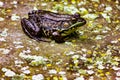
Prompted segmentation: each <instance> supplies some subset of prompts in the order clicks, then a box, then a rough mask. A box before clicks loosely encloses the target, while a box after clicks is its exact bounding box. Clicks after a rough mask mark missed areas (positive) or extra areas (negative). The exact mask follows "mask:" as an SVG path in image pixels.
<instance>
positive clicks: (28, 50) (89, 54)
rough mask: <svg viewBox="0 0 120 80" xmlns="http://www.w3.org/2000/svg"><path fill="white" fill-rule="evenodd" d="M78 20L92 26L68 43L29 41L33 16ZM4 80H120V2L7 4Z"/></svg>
mask: <svg viewBox="0 0 120 80" xmlns="http://www.w3.org/2000/svg"><path fill="white" fill-rule="evenodd" d="M37 9H44V10H49V11H53V12H59V13H67V14H74V13H75V12H79V13H80V14H81V16H82V17H83V18H85V19H86V21H87V24H86V25H84V26H83V27H80V28H79V29H78V30H77V32H78V37H77V38H71V39H70V40H68V41H66V42H65V43H60V44H59V43H55V42H54V41H51V42H50V43H48V42H37V41H35V40H33V39H30V38H29V37H27V36H26V35H25V34H24V32H23V30H22V28H21V23H20V20H21V19H22V18H23V17H27V13H28V12H29V11H31V10H37ZM0 11H1V13H0V79H1V80H11V79H12V80H120V1H119V0H80V1H79V0H77V1H75V0H51V1H44V0H41V1H39V0H26V1H24V0H14V1H13V0H5V1H4V0H1V1H0Z"/></svg>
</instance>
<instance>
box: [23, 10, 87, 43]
mask: <svg viewBox="0 0 120 80" xmlns="http://www.w3.org/2000/svg"><path fill="white" fill-rule="evenodd" d="M84 24H86V21H85V19H83V18H81V17H80V14H78V13H76V14H74V15H70V14H59V13H54V12H50V11H45V10H33V11H31V12H29V13H28V18H22V19H21V25H22V28H23V31H24V32H25V33H26V35H28V36H29V37H30V38H32V39H35V40H37V41H49V40H47V38H49V39H52V40H55V41H56V42H58V43H61V42H64V41H65V40H66V38H67V37H69V36H70V35H71V34H72V33H74V32H75V31H76V29H77V28H78V27H80V26H83V25H84ZM45 38H46V39H45Z"/></svg>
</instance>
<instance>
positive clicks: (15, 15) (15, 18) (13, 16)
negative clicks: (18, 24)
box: [11, 14, 20, 21]
mask: <svg viewBox="0 0 120 80" xmlns="http://www.w3.org/2000/svg"><path fill="white" fill-rule="evenodd" d="M19 19H20V16H18V15H17V14H12V16H11V20H12V21H18V20H19Z"/></svg>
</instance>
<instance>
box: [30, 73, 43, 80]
mask: <svg viewBox="0 0 120 80" xmlns="http://www.w3.org/2000/svg"><path fill="white" fill-rule="evenodd" d="M32 80H44V76H43V75H42V74H37V75H33V76H32Z"/></svg>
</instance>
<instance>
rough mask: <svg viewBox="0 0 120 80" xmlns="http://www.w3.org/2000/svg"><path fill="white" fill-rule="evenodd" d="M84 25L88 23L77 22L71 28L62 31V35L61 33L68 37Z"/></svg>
mask: <svg viewBox="0 0 120 80" xmlns="http://www.w3.org/2000/svg"><path fill="white" fill-rule="evenodd" d="M84 24H86V21H83V22H77V23H75V24H73V25H71V26H70V27H69V29H65V30H62V31H61V32H60V33H61V35H62V36H67V35H69V34H71V33H73V32H75V31H76V29H77V28H78V27H81V26H83V25H84Z"/></svg>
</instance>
